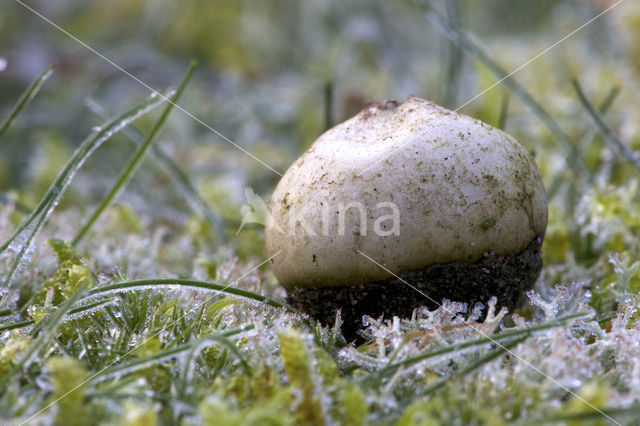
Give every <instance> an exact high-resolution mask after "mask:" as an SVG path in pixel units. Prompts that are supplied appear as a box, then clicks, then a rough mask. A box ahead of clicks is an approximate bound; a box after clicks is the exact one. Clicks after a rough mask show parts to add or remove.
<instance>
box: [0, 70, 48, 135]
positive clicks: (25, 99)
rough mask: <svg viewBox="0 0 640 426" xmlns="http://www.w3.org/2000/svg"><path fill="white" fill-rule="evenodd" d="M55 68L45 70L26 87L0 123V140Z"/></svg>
mask: <svg viewBox="0 0 640 426" xmlns="http://www.w3.org/2000/svg"><path fill="white" fill-rule="evenodd" d="M55 68H56V64H53V65H51V66H50V67H49V68H47V69H46V71H45V72H43V73H42V74H40V76H39V77H38V78H37V79H36V80H35V81H34V82H33V83H31V85H30V86H29V87H27V90H25V91H24V92H23V93H22V95H21V96H20V98H19V99H18V102H16V104H15V106H14V107H13V109H12V110H11V112H10V113H9V116H8V117H7V119H6V120H5V121H4V123H2V126H0V138H1V137H2V136H3V135H4V133H5V132H6V131H7V130H9V127H11V125H12V124H13V122H14V121H15V120H16V118H17V117H18V115H20V113H21V112H22V111H23V110H24V109H25V108H26V107H27V105H28V104H29V102H31V100H32V99H33V98H34V97H35V96H36V94H38V91H40V88H41V87H42V85H43V84H44V82H45V81H46V80H47V79H48V78H49V77H50V76H51V74H53V70H54V69H55Z"/></svg>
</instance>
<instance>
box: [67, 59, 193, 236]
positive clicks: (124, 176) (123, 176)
mask: <svg viewBox="0 0 640 426" xmlns="http://www.w3.org/2000/svg"><path fill="white" fill-rule="evenodd" d="M196 64H197V63H196V61H191V63H190V64H189V68H187V72H186V73H185V75H184V77H183V79H182V82H181V83H180V85H179V86H178V90H176V92H175V94H174V95H173V97H172V98H171V100H170V101H169V102H168V104H167V106H166V108H165V109H164V111H163V112H162V115H161V116H160V118H158V120H157V121H156V122H155V124H154V125H153V126H152V127H151V129H150V130H149V131H148V132H147V135H146V136H145V139H144V142H142V145H140V146H139V147H138V150H137V151H136V152H135V153H134V155H133V156H132V157H131V158H130V159H129V162H128V163H127V164H126V165H125V167H124V168H123V170H122V172H121V173H120V176H118V179H117V180H116V182H115V184H114V185H113V187H111V190H110V191H109V192H108V193H107V195H106V196H105V197H104V198H103V199H102V202H101V203H100V204H99V205H98V207H97V208H96V210H95V211H94V212H93V214H92V215H91V217H90V218H89V220H87V222H86V223H85V225H84V226H83V227H82V229H81V230H80V232H78V234H77V235H76V237H75V238H74V239H73V241H72V244H73V245H74V246H76V245H78V243H79V242H80V241H81V240H82V239H83V238H84V237H85V236H86V234H87V232H89V230H90V229H91V227H92V226H93V224H94V223H95V222H96V221H97V220H98V218H99V217H100V216H101V215H102V213H104V211H105V210H106V209H107V208H109V206H110V205H111V203H112V202H113V200H114V199H115V198H116V197H117V196H118V195H119V194H120V193H121V192H122V190H124V188H125V186H126V185H127V183H128V182H129V180H130V179H131V177H132V176H133V174H134V173H135V171H136V170H137V169H138V167H139V166H140V162H141V161H142V159H143V158H144V156H145V154H146V153H147V151H148V149H149V147H150V146H151V144H152V143H153V141H154V139H155V137H156V135H157V134H158V132H159V131H160V129H162V127H163V126H164V124H165V122H166V121H167V118H169V114H171V111H172V110H173V107H174V106H175V105H176V103H177V101H178V99H179V98H180V95H182V92H183V91H184V89H185V87H186V86H187V83H188V82H189V79H190V78H191V76H192V75H193V71H194V69H195V67H196Z"/></svg>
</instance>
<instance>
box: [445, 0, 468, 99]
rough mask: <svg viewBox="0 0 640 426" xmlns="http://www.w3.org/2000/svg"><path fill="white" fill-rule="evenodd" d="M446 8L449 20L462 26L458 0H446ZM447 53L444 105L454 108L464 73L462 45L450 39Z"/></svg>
mask: <svg viewBox="0 0 640 426" xmlns="http://www.w3.org/2000/svg"><path fill="white" fill-rule="evenodd" d="M445 8H446V13H447V17H448V18H449V21H451V22H453V24H454V25H456V26H461V25H462V17H461V15H460V6H459V4H458V2H457V1H456V0H449V1H446V2H445ZM447 53H448V55H447V59H446V69H445V74H444V76H445V81H444V87H443V89H444V97H443V99H444V106H446V107H447V108H453V107H454V106H455V104H456V102H457V98H458V86H459V82H460V75H461V73H462V65H463V62H464V56H463V54H462V49H460V47H459V46H458V45H456V44H455V43H454V42H453V41H449V43H448V49H447Z"/></svg>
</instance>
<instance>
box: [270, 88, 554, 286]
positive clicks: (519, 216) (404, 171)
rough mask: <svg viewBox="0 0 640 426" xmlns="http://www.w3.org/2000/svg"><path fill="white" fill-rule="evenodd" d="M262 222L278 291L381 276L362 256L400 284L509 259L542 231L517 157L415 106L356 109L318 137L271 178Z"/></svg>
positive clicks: (503, 139) (542, 201) (510, 145)
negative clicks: (414, 275) (484, 260)
mask: <svg viewBox="0 0 640 426" xmlns="http://www.w3.org/2000/svg"><path fill="white" fill-rule="evenodd" d="M349 203H353V204H349ZM381 203H386V204H381ZM390 203H393V204H390ZM349 206H350V208H348V209H347V208H346V207H349ZM359 206H360V207H359ZM393 206H397V213H398V216H397V218H398V219H399V220H397V221H395V220H394V218H393V214H394V207H393ZM359 208H362V209H363V211H364V213H365V216H363V217H361V211H360V210H359ZM269 212H270V215H269V216H268V219H267V226H266V230H265V238H266V244H267V252H268V254H269V255H275V254H276V253H278V254H277V255H276V256H275V257H274V258H273V259H272V267H273V272H274V274H275V275H276V277H277V278H278V280H279V281H280V283H281V284H282V285H283V286H284V287H286V288H288V289H292V288H308V287H322V286H332V285H356V284H365V283H368V282H371V281H376V280H387V279H389V278H391V276H390V274H389V273H388V272H385V270H384V269H382V268H381V267H380V266H378V265H376V264H375V263H373V262H372V261H371V260H370V259H368V258H367V257H365V256H364V255H366V256H369V257H370V258H371V259H374V260H375V261H376V262H379V263H380V264H382V265H384V266H385V268H388V269H389V270H390V271H393V272H394V273H396V274H400V273H402V272H409V271H417V270H421V269H424V268H426V267H427V266H430V265H434V264H445V263H450V262H475V261H477V260H478V259H480V258H481V257H482V256H483V254H484V253H486V252H494V253H496V254H497V255H507V254H518V253H520V252H521V251H523V250H524V249H525V248H526V247H527V246H528V245H529V244H530V243H531V242H532V241H533V240H534V239H535V238H538V237H540V238H542V237H543V236H544V233H545V230H546V227H547V202H546V197H545V190H544V187H543V184H542V179H541V177H540V174H539V172H538V169H537V167H536V165H535V163H534V161H533V159H532V158H531V156H530V154H529V153H528V152H527V150H526V149H525V148H524V147H522V146H521V145H520V144H519V143H518V142H517V141H516V140H515V139H514V138H512V137H511V136H509V135H508V134H506V133H504V132H502V131H500V130H498V129H495V128H493V127H491V126H489V125H487V124H485V123H483V122H481V121H479V120H476V119H474V118H471V117H467V116H464V115H461V114H457V113H455V112H453V111H449V110H447V109H445V108H442V107H440V106H438V105H435V104H433V103H431V102H428V101H425V100H423V99H420V98H417V97H410V98H409V99H408V100H407V101H406V102H404V103H403V104H401V105H398V103H396V102H395V101H386V102H383V103H380V104H376V105H373V106H370V107H367V108H365V109H364V110H363V111H361V112H360V113H359V114H358V115H356V116H355V117H353V118H351V119H349V120H347V121H345V122H344V123H342V124H339V125H337V126H335V127H334V128H332V129H330V130H329V131H327V132H326V133H324V134H323V135H322V136H321V137H320V138H318V140H316V141H315V142H314V144H313V145H312V146H311V147H310V148H309V150H308V151H306V152H305V153H304V154H303V155H302V156H301V157H300V158H299V159H298V160H297V161H296V162H295V163H294V164H293V165H292V166H291V167H290V168H289V170H288V171H287V172H286V173H285V175H284V176H283V177H282V179H281V181H280V183H279V184H278V186H277V187H276V189H275V191H274V193H273V195H272V197H271V201H270V203H269ZM341 215H342V220H343V222H344V227H343V229H342V230H341V229H340V226H339V222H340V216H341ZM362 222H364V223H365V227H364V231H365V232H362V231H363V228H362ZM376 226H377V228H376ZM394 226H395V228H394ZM341 231H343V232H341ZM376 231H377V232H376ZM394 231H395V232H394Z"/></svg>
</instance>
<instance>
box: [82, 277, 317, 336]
mask: <svg viewBox="0 0 640 426" xmlns="http://www.w3.org/2000/svg"><path fill="white" fill-rule="evenodd" d="M164 286H181V287H185V288H192V289H203V290H209V291H219V292H220V293H225V294H230V295H233V296H236V297H244V298H246V299H250V300H255V301H258V302H260V303H264V304H266V305H269V306H271V307H273V308H284V309H286V310H287V311H289V312H291V313H294V314H298V315H299V316H300V318H301V319H302V321H303V322H304V323H305V325H308V326H309V327H312V328H313V324H312V323H311V321H309V319H307V318H306V317H305V315H304V314H302V313H301V312H300V311H298V310H297V309H295V308H294V307H292V306H290V305H288V304H286V303H281V302H278V301H277V300H275V299H272V298H270V297H267V296H263V295H261V294H258V293H253V292H251V291H248V290H243V289H241V288H237V287H231V286H229V285H223V284H218V283H210V282H206V281H196V280H185V279H180V278H152V279H145V280H134V281H122V282H119V283H115V284H109V285H104V286H101V287H97V288H94V289H91V290H89V292H88V293H87V298H90V297H95V296H104V295H109V294H113V293H121V292H124V291H132V290H137V291H140V290H149V289H151V290H153V289H161V288H163V287H164Z"/></svg>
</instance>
